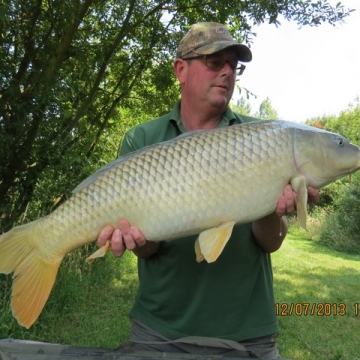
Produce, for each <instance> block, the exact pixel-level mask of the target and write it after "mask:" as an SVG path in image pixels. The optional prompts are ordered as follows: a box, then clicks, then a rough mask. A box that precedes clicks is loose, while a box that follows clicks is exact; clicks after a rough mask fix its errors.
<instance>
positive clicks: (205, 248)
mask: <svg viewBox="0 0 360 360" xmlns="http://www.w3.org/2000/svg"><path fill="white" fill-rule="evenodd" d="M234 225H235V222H234V221H230V222H227V223H224V224H221V225H219V226H218V227H216V228H212V229H208V230H205V231H203V232H202V233H201V234H200V235H199V237H198V238H197V240H196V242H195V253H196V260H197V261H198V262H200V261H203V260H204V259H205V260H206V261H207V262H208V263H211V262H214V261H215V260H216V259H217V258H218V257H219V255H220V254H221V253H222V251H223V249H224V247H225V245H226V244H227V242H228V241H229V239H230V236H231V233H232V230H233V228H234Z"/></svg>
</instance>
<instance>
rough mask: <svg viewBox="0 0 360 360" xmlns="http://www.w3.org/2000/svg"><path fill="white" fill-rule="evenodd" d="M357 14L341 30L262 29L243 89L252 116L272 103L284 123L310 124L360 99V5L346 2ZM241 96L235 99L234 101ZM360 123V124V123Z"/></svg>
mask: <svg viewBox="0 0 360 360" xmlns="http://www.w3.org/2000/svg"><path fill="white" fill-rule="evenodd" d="M341 3H342V4H343V5H345V7H347V8H351V9H356V11H354V12H352V13H351V14H350V16H348V17H347V18H346V19H345V22H344V23H342V24H337V25H336V26H335V27H334V26H332V25H329V24H322V25H320V26H318V27H306V26H304V27H302V28H299V26H298V25H297V24H296V23H295V22H288V21H286V20H280V22H281V26H279V27H278V28H276V26H275V25H269V24H262V25H260V26H257V27H254V28H253V31H254V32H256V33H257V36H256V38H254V40H253V43H252V44H251V51H252V53H253V60H252V61H251V62H250V63H248V64H246V65H247V66H246V70H245V72H244V74H243V75H242V76H241V81H240V82H239V84H240V86H241V87H243V88H246V89H248V90H249V91H251V92H252V93H254V94H255V95H257V99H254V98H250V100H249V101H250V105H251V108H252V113H254V112H256V111H258V109H259V105H260V103H261V102H262V101H263V100H265V99H266V98H267V97H268V98H269V99H270V101H271V104H272V107H273V108H274V109H275V110H276V111H277V113H278V116H279V119H282V120H289V121H295V122H305V121H306V120H307V119H309V118H312V117H316V116H323V115H335V116H337V115H339V113H340V112H341V111H343V110H346V109H347V108H348V105H349V103H351V102H352V103H355V101H354V99H355V98H356V97H357V96H360V1H359V0H342V1H341ZM238 96H239V94H238V93H236V92H235V93H234V96H233V100H236V99H237V98H238ZM359 123H360V119H359Z"/></svg>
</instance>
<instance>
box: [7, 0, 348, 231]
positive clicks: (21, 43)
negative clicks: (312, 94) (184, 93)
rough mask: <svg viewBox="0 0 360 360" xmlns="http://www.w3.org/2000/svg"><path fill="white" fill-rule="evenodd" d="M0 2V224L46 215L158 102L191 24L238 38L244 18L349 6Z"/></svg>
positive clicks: (171, 88) (162, 103) (308, 16)
mask: <svg viewBox="0 0 360 360" xmlns="http://www.w3.org/2000/svg"><path fill="white" fill-rule="evenodd" d="M0 10H1V12H0V14H1V15H0V34H1V36H0V143H1V147H2V148H1V154H2V155H1V157H0V221H1V224H0V229H1V230H8V229H9V228H10V227H11V226H12V225H13V224H14V223H19V222H22V221H28V220H31V219H33V218H34V217H37V216H40V215H42V214H45V213H47V212H48V211H49V209H51V208H52V207H53V206H54V204H56V203H59V201H60V202H61V201H62V199H65V198H66V197H67V196H68V195H69V193H70V190H71V189H72V188H73V187H74V185H75V184H76V183H78V182H79V181H80V180H81V179H82V178H84V177H85V176H87V175H88V174H89V173H91V172H93V171H94V170H95V168H97V167H98V166H99V165H101V164H102V163H103V162H107V161H109V160H111V159H113V158H114V157H116V156H117V148H118V143H119V140H120V139H121V137H122V135H123V133H124V131H125V130H126V129H127V128H129V127H130V126H131V125H133V124H134V123H136V122H138V121H144V120H145V119H148V118H151V117H155V116H159V115H160V114H162V113H164V112H165V111H167V110H169V108H170V107H171V105H172V103H173V102H174V101H175V100H176V99H177V98H178V97H179V92H178V86H176V85H175V78H174V76H173V75H172V70H171V67H172V59H173V56H174V53H175V50H176V46H177V44H178V42H179V40H180V38H181V36H182V35H183V34H184V32H185V31H186V30H187V29H188V27H189V25H190V24H192V23H194V22H198V21H212V20H213V21H219V22H222V23H227V24H228V25H229V27H230V29H231V31H232V32H233V34H234V36H235V38H236V39H238V40H241V39H242V40H244V41H246V42H248V43H249V42H250V41H251V38H252V36H253V33H252V31H251V26H250V24H252V23H255V24H259V23H262V22H265V21H267V22H271V23H278V21H277V18H278V16H279V15H283V16H284V17H285V18H286V19H288V20H294V21H296V22H297V23H298V24H299V25H310V26H316V25H319V24H321V23H323V22H329V23H330V24H335V23H337V22H341V21H342V20H343V19H344V18H345V17H346V16H348V15H349V13H350V12H351V10H349V9H346V8H345V7H344V6H343V5H342V4H341V3H338V4H336V5H335V6H331V5H330V4H329V3H328V2H327V0H319V1H317V2H312V1H299V0H290V1H238V2H234V1H229V0H225V1H224V0H221V1H220V0H216V1H212V2H209V1H207V0H200V1H199V0H196V1H194V0H186V1H184V0H173V1H135V0H131V1H110V0H104V1H95V0H74V1H55V0H49V1H41V0H9V1H6V2H4V1H3V2H1V4H0ZM44 199H51V200H47V201H45V200H44ZM53 200H56V201H53Z"/></svg>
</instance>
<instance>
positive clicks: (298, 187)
mask: <svg viewBox="0 0 360 360" xmlns="http://www.w3.org/2000/svg"><path fill="white" fill-rule="evenodd" d="M291 186H292V188H293V189H294V190H295V191H296V192H297V193H298V196H299V199H298V202H297V204H296V208H297V217H298V219H299V222H300V225H301V226H302V227H303V228H304V229H306V219H307V198H308V194H307V186H306V180H305V178H304V176H302V175H298V176H295V177H294V178H292V179H291Z"/></svg>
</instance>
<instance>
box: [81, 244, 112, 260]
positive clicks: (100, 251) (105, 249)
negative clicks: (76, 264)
mask: <svg viewBox="0 0 360 360" xmlns="http://www.w3.org/2000/svg"><path fill="white" fill-rule="evenodd" d="M110 244H111V242H110V240H108V241H107V242H106V243H105V245H104V246H102V247H101V248H100V249H98V250H96V251H95V252H94V253H93V254H91V255H90V256H89V257H88V258H87V259H86V260H85V261H86V262H87V263H92V262H93V261H94V260H95V259H97V258H100V257H103V256H105V255H106V253H107V252H108V251H109V248H110Z"/></svg>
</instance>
